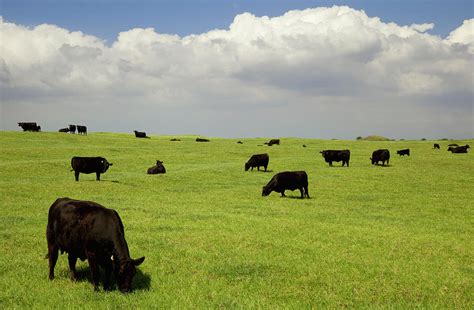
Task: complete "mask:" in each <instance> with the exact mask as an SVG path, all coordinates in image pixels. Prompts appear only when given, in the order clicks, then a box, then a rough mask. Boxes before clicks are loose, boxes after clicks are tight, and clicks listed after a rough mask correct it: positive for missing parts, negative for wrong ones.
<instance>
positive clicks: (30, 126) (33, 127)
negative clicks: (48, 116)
mask: <svg viewBox="0 0 474 310" xmlns="http://www.w3.org/2000/svg"><path fill="white" fill-rule="evenodd" d="M18 126H20V127H21V129H23V131H35V132H38V131H41V126H38V124H36V123H35V122H20V123H18Z"/></svg>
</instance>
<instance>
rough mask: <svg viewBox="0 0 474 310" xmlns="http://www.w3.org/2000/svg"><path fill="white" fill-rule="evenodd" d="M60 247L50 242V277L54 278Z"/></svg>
mask: <svg viewBox="0 0 474 310" xmlns="http://www.w3.org/2000/svg"><path fill="white" fill-rule="evenodd" d="M58 252H59V251H58V247H57V246H56V245H54V244H53V245H49V244H48V261H49V279H50V280H53V279H54V267H55V266H56V262H57V261H58Z"/></svg>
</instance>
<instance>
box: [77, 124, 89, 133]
mask: <svg viewBox="0 0 474 310" xmlns="http://www.w3.org/2000/svg"><path fill="white" fill-rule="evenodd" d="M76 127H77V133H78V134H80V135H87V127H86V126H81V125H77V126H76Z"/></svg>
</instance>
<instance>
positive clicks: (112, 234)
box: [46, 198, 145, 293]
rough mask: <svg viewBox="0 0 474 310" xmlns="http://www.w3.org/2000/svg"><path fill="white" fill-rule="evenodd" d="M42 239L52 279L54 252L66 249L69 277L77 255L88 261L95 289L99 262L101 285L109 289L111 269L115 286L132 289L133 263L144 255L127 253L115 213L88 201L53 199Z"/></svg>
mask: <svg viewBox="0 0 474 310" xmlns="http://www.w3.org/2000/svg"><path fill="white" fill-rule="evenodd" d="M46 240H47V241H48V254H47V258H48V259H49V279H50V280H53V279H54V267H55V266H56V261H57V260H58V252H59V251H61V254H62V253H64V252H66V253H68V261H69V275H70V277H71V278H72V280H76V277H77V275H76V262H77V259H78V258H80V259H81V260H85V259H87V260H88V261H89V268H90V271H91V275H92V281H93V283H94V290H96V291H97V290H98V289H99V288H98V286H99V278H100V271H99V266H100V267H102V268H103V269H104V270H105V281H104V289H105V290H108V289H110V276H111V274H112V271H113V270H114V271H115V275H116V281H117V285H118V288H119V290H120V291H121V292H123V293H126V292H130V291H131V290H132V279H133V276H134V275H135V273H136V269H135V267H136V266H138V265H140V264H141V263H143V261H144V260H145V257H141V258H139V259H132V258H131V257H130V252H129V250H128V245H127V241H126V240H125V232H124V229H123V224H122V220H121V219H120V217H119V215H118V213H117V212H116V211H115V210H112V209H107V208H105V207H103V206H101V205H100V204H98V203H95V202H92V201H82V200H74V199H70V198H59V199H57V200H56V201H55V202H54V203H53V204H52V205H51V207H50V208H49V213H48V226H47V228H46Z"/></svg>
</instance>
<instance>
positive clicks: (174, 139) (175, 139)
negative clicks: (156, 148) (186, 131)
mask: <svg viewBox="0 0 474 310" xmlns="http://www.w3.org/2000/svg"><path fill="white" fill-rule="evenodd" d="M170 141H181V139H177V138H173V139H170Z"/></svg>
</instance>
